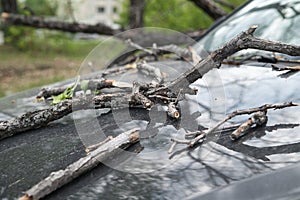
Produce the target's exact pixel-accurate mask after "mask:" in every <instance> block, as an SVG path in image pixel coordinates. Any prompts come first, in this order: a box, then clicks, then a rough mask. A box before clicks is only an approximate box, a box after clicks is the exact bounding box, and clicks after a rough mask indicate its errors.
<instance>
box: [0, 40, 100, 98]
mask: <svg viewBox="0 0 300 200" xmlns="http://www.w3.org/2000/svg"><path fill="white" fill-rule="evenodd" d="M51 42H52V41H50V45H49V41H47V45H43V44H41V48H40V49H34V50H32V49H31V50H27V51H21V50H19V49H17V48H15V47H13V46H9V45H1V46H0V97H3V96H5V95H8V94H12V93H16V92H20V91H23V90H27V89H30V88H34V87H39V86H42V85H46V84H50V83H54V82H57V81H61V80H64V79H67V78H73V77H75V76H76V72H77V70H78V69H79V67H80V65H81V63H82V61H83V60H84V58H85V57H86V56H87V55H88V53H89V52H90V51H91V50H92V49H93V48H94V47H95V46H96V45H97V44H98V42H97V41H71V40H67V41H64V42H61V44H57V43H56V44H55V43H54V42H53V44H51ZM43 48H44V49H43Z"/></svg>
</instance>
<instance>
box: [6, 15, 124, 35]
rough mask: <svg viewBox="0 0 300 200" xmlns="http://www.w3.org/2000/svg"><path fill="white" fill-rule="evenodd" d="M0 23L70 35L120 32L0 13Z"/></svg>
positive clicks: (101, 25) (97, 26) (87, 25)
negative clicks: (0, 21) (57, 31)
mask: <svg viewBox="0 0 300 200" xmlns="http://www.w3.org/2000/svg"><path fill="white" fill-rule="evenodd" d="M1 18H2V21H3V23H5V24H13V25H23V26H31V27H35V28H47V29H52V30H60V31H66V32H70V33H78V32H81V33H98V34H101V35H114V34H116V33H118V32H120V30H114V29H112V28H111V27H109V26H106V25H105V24H100V23H99V24H96V25H89V24H79V23H69V22H63V21H58V20H49V19H45V18H41V17H36V16H25V15H17V14H13V13H2V15H1Z"/></svg>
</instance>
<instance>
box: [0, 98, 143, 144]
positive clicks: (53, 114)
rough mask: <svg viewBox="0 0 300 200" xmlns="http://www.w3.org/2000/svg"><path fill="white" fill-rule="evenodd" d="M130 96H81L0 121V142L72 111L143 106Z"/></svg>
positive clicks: (44, 124)
mask: <svg viewBox="0 0 300 200" xmlns="http://www.w3.org/2000/svg"><path fill="white" fill-rule="evenodd" d="M138 100H139V99H138V98H133V97H132V95H131V94H124V93H115V94H102V95H97V96H81V97H79V98H73V99H67V100H64V101H62V102H59V103H58V104H56V105H51V106H50V107H49V108H47V109H43V110H36V111H33V112H27V113H25V114H23V115H21V116H19V117H16V118H14V119H11V120H8V121H0V140H1V139H4V138H7V137H10V136H13V135H15V134H18V133H21V132H24V131H27V130H30V129H36V128H40V127H43V126H46V125H47V124H49V123H50V122H52V121H55V120H58V119H60V118H62V117H64V116H66V115H68V114H70V113H71V112H73V111H76V110H84V109H95V108H111V109H119V108H125V107H130V106H137V105H143V104H142V102H139V101H138Z"/></svg>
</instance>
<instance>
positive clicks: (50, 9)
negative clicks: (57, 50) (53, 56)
mask: <svg viewBox="0 0 300 200" xmlns="http://www.w3.org/2000/svg"><path fill="white" fill-rule="evenodd" d="M54 2H55V1H53V2H52V1H49V0H44V1H42V2H41V1H40V0H25V1H22V2H18V10H19V12H20V14H23V15H31V13H30V11H29V10H32V11H33V12H34V15H36V16H53V15H55V12H56V9H57V4H56V3H54ZM3 30H4V35H5V43H6V44H10V45H12V46H14V47H16V48H18V49H19V50H32V49H36V50H41V48H40V47H39V46H38V45H40V42H39V41H40V40H41V39H43V40H44V38H46V37H48V36H50V37H52V38H53V36H54V37H56V36H55V35H57V34H52V33H51V34H50V35H47V33H49V32H47V31H44V30H37V29H35V28H30V27H23V26H6V27H3ZM62 35H63V34H58V36H59V37H61V36H62ZM63 38H65V36H64V37H63ZM49 45H50V46H51V45H52V44H51V43H48V40H44V42H43V44H42V47H47V46H49ZM37 47H38V48H37Z"/></svg>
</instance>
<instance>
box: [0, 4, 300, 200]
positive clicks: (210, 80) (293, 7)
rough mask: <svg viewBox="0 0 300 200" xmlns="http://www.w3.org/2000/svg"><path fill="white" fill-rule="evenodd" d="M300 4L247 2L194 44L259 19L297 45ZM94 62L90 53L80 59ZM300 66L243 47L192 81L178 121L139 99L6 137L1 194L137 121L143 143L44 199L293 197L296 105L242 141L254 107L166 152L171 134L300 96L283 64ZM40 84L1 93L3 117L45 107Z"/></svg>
mask: <svg viewBox="0 0 300 200" xmlns="http://www.w3.org/2000/svg"><path fill="white" fill-rule="evenodd" d="M299 12H300V0H285V1H282V0H266V1H260V0H253V1H249V2H248V3H246V4H245V5H244V6H243V7H241V8H239V9H238V10H236V11H235V12H234V13H233V14H231V15H229V16H228V17H227V18H225V19H222V20H221V21H219V22H217V24H215V25H214V26H213V27H212V28H211V29H210V30H209V31H208V32H207V33H206V34H205V35H204V36H202V37H201V38H200V39H199V41H198V42H196V43H195V44H194V45H193V49H195V51H196V52H198V54H199V55H201V56H202V57H203V56H205V54H207V53H210V52H212V51H214V50H215V49H217V48H218V47H220V46H222V45H224V44H225V43H226V42H228V41H229V40H230V39H232V38H233V37H234V36H236V35H237V34H239V33H240V32H242V31H245V30H247V29H248V28H249V27H250V26H252V25H254V24H255V25H258V29H257V31H256V32H255V36H257V37H260V38H264V39H270V40H277V41H282V42H288V43H292V44H295V45H298V44H299V43H300V30H299V29H300V28H299V24H300V14H299ZM299 56H300V55H299ZM88 62H89V60H88V59H87V60H86V61H85V62H84V64H83V65H87V64H88ZM116 63H120V60H118V61H116V62H113V64H110V65H109V69H118V68H120V66H118V65H116ZM147 64H149V65H150V66H151V67H154V69H159V71H160V73H161V74H163V79H164V80H163V81H164V82H168V81H171V80H173V79H174V78H176V77H177V76H178V75H180V74H182V73H183V72H185V71H186V70H188V69H190V68H191V67H193V65H192V64H191V63H190V62H186V61H184V60H179V59H178V57H175V59H173V57H171V58H168V59H167V60H164V61H154V62H147ZM129 65H130V63H129ZM298 65H300V62H299V57H296V56H295V57H291V56H287V55H285V54H278V53H270V52H266V51H257V50H244V51H241V52H238V53H236V54H234V55H232V56H230V57H229V58H227V59H226V60H225V61H224V63H223V65H222V66H221V67H220V68H219V69H214V70H211V71H210V72H208V73H207V74H205V76H204V77H203V78H202V79H199V80H197V81H196V82H194V83H193V84H191V87H193V88H197V90H198V93H197V95H186V96H185V99H183V100H182V101H180V102H179V105H180V110H181V118H180V119H179V120H170V119H169V118H168V116H167V115H166V112H165V109H166V108H165V106H162V105H155V106H154V107H152V108H151V110H148V109H144V108H142V107H134V108H120V109H115V110H110V109H99V110H98V109H92V110H84V111H82V110H80V111H75V112H73V113H72V114H70V115H68V116H65V117H64V118H62V119H60V120H56V121H54V122H52V123H50V124H49V125H48V126H45V127H42V128H39V129H35V130H28V131H26V132H24V133H22V134H17V135H15V136H12V137H8V138H5V139H4V140H1V141H0V166H1V176H0V197H1V198H3V199H14V198H17V197H20V196H21V195H22V193H23V192H25V191H26V190H28V189H29V188H30V187H32V186H33V185H35V184H36V183H38V182H39V181H41V180H42V179H43V178H45V177H47V176H48V175H49V174H50V173H51V172H53V171H57V170H60V169H64V168H66V167H67V166H68V165H69V164H71V163H73V162H75V161H76V160H78V159H79V158H81V157H83V156H85V155H86V153H85V151H84V149H85V147H86V146H89V145H91V144H94V143H96V142H100V141H101V140H103V139H104V138H105V137H107V136H108V135H118V134H120V133H122V132H124V131H126V130H130V129H133V128H139V129H141V140H140V142H139V144H138V146H134V147H133V148H132V149H131V151H128V152H127V151H126V152H125V151H124V152H123V153H122V154H120V156H117V157H114V158H112V159H111V160H110V162H106V163H104V164H103V165H99V166H97V167H96V168H95V169H94V170H92V171H90V172H88V173H86V174H85V175H83V176H80V177H79V178H77V179H75V180H74V181H72V182H70V183H69V184H67V185H65V186H64V187H62V188H60V189H59V190H57V191H55V192H54V193H52V194H50V195H48V196H47V197H46V198H47V199H186V198H191V199H224V198H225V199H297V198H299V194H300V192H299V181H298V179H299V162H300V135H299V132H300V126H299V125H300V117H299V116H300V108H299V107H290V108H284V109H279V110H270V111H268V113H267V116H268V121H267V123H266V124H264V125H262V126H257V127H253V128H251V130H250V131H249V132H248V133H247V134H245V135H244V136H242V137H241V138H239V139H238V140H232V138H231V137H230V134H231V133H232V131H234V130H235V129H236V127H237V125H238V124H241V123H243V122H244V121H245V120H247V119H248V118H249V116H248V115H246V116H238V117H236V118H233V119H232V120H230V121H228V122H227V123H226V124H225V125H224V127H223V130H222V131H220V132H218V133H214V134H213V135H210V136H208V137H207V138H206V140H204V141H203V143H201V144H199V145H196V146H195V147H194V148H187V146H186V145H185V144H179V145H177V146H176V148H175V149H174V151H173V153H172V154H168V149H169V147H170V146H171V144H172V142H171V140H170V139H171V138H178V139H184V134H185V133H188V132H193V131H197V130H206V129H207V128H210V127H213V126H214V125H215V124H216V123H218V122H219V121H221V120H223V119H224V117H225V116H226V114H228V113H231V112H233V111H234V110H238V109H248V108H252V107H259V106H261V105H264V104H277V103H283V102H291V101H292V102H296V103H299V102H300V93H299V82H300V74H299V73H298V71H296V70H291V69H289V68H287V67H290V66H298ZM152 69H153V68H152ZM278 70H279V71H278ZM97 73H98V72H94V74H97ZM99 73H100V72H99ZM94 74H93V75H91V76H94ZM85 75H86V74H85ZM86 77H87V75H86ZM107 78H110V79H114V80H116V81H117V82H118V83H120V84H123V86H124V85H125V86H126V84H132V82H133V81H137V82H148V83H151V82H155V81H158V80H156V79H155V78H153V77H151V76H149V74H148V75H147V74H145V72H142V71H140V70H136V69H135V70H129V71H127V72H125V73H123V74H121V75H120V74H118V75H107ZM72 81H74V80H70V81H66V82H62V83H57V84H54V85H51V86H49V87H57V86H61V85H65V84H67V83H71V82H72ZM39 91H40V88H37V89H34V90H30V91H26V92H23V93H20V94H16V95H13V96H9V97H6V98H3V99H1V104H0V110H1V111H0V120H8V119H11V118H14V117H16V116H19V115H21V114H23V113H25V112H28V111H33V110H37V109H44V108H47V107H49V102H47V101H46V102H36V101H35V97H36V95H37V94H38V93H39ZM103 92H104V93H105V91H103ZM129 152H130V153H129ZM134 152H135V153H134ZM136 152H138V153H136ZM133 155H134V156H133ZM280 168H282V169H280Z"/></svg>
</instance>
